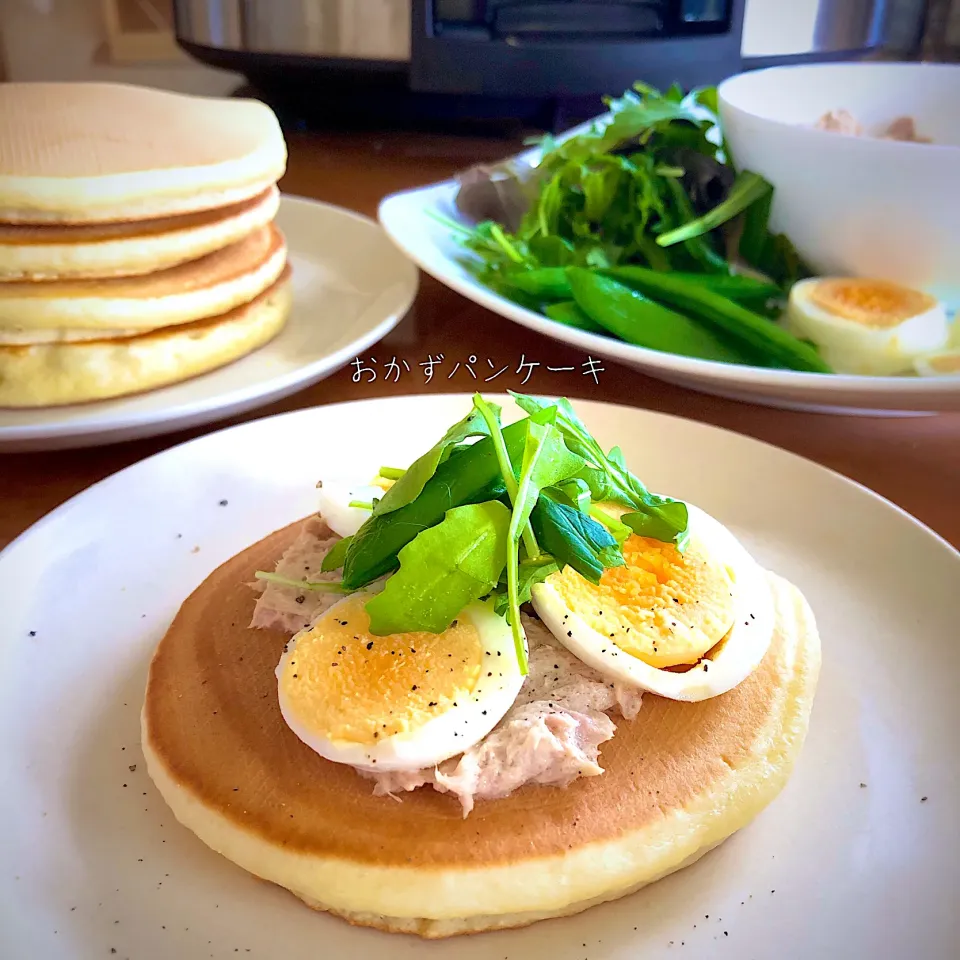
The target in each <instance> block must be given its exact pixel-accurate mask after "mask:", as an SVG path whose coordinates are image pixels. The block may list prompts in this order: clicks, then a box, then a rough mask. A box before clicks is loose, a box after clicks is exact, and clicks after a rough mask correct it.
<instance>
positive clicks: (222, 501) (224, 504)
mask: <svg viewBox="0 0 960 960" xmlns="http://www.w3.org/2000/svg"><path fill="white" fill-rule="evenodd" d="M227 503H228V501H227V500H221V501H220V506H221V507H225V506H226V505H227Z"/></svg>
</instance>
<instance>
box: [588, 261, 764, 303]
mask: <svg viewBox="0 0 960 960" xmlns="http://www.w3.org/2000/svg"><path fill="white" fill-rule="evenodd" d="M621 269H629V268H622V267H611V268H610V269H609V270H605V271H604V273H606V274H607V275H608V276H611V277H615V278H617V279H621V278H620V276H619V273H620V270H621ZM670 276H671V277H673V278H674V279H675V280H682V281H683V282H684V283H692V284H695V285H696V286H698V287H703V288H704V289H705V290H712V291H713V292H714V293H719V294H720V295H721V296H723V297H727V298H728V299H730V300H736V301H737V302H738V303H750V302H754V301H763V300H772V299H774V298H775V297H782V296H783V291H782V290H781V289H780V287H778V286H777V285H776V284H775V283H768V282H767V281H766V280H758V279H757V278H756V277H748V276H746V275H745V274H742V273H731V274H719V273H682V272H680V271H674V272H673V273H671V274H670Z"/></svg>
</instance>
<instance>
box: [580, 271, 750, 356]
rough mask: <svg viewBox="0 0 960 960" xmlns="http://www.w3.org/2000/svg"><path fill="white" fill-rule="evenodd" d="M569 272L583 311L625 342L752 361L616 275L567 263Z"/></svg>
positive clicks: (672, 351)
mask: <svg viewBox="0 0 960 960" xmlns="http://www.w3.org/2000/svg"><path fill="white" fill-rule="evenodd" d="M568 277H569V280H570V288H571V289H572V290H573V296H574V299H575V300H576V302H577V305H578V306H579V307H580V308H581V309H582V310H583V311H584V313H586V314H587V315H588V316H589V317H590V318H591V319H592V320H594V321H596V322H597V323H598V324H600V326H602V327H605V328H606V329H607V330H609V331H610V333H613V334H615V335H616V336H618V337H619V338H620V339H621V340H626V342H627V343H633V344H636V345H637V346H638V347H648V348H649V349H651V350H660V351H662V352H663V353H676V354H679V355H681V356H684V357H696V358H697V359H699V360H719V361H722V362H725V363H744V364H750V363H751V360H750V358H749V356H748V355H747V354H746V353H744V352H741V351H738V350H737V349H736V348H734V347H732V346H728V345H727V344H726V343H724V342H723V341H722V340H721V339H720V338H719V337H717V336H716V335H715V334H714V333H713V332H712V331H711V330H710V329H709V328H707V327H705V326H702V325H700V324H698V323H696V322H695V321H693V320H691V319H690V318H689V317H685V316H684V315H683V314H682V313H677V312H676V311H674V310H671V309H669V308H668V307H664V306H662V305H661V304H659V303H656V302H654V301H653V300H649V299H648V298H647V297H645V296H644V295H643V294H641V293H637V292H636V291H635V290H631V289H630V288H629V287H627V286H625V285H624V284H622V283H618V282H617V281H616V280H611V279H610V278H609V277H605V276H603V275H602V274H598V273H590V272H589V271H588V270H583V269H580V268H578V267H571V268H570V269H569V270H568Z"/></svg>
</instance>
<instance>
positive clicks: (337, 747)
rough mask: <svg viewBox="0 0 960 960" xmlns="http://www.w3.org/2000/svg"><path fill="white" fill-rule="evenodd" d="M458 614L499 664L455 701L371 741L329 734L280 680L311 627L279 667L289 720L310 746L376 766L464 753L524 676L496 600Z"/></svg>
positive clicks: (413, 765) (398, 766)
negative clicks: (302, 711)
mask: <svg viewBox="0 0 960 960" xmlns="http://www.w3.org/2000/svg"><path fill="white" fill-rule="evenodd" d="M342 602H343V601H341V603H342ZM338 606H340V604H339V603H338V604H336V605H334V606H333V607H331V608H330V610H331V611H335V610H336V609H337V607H338ZM459 619H460V620H468V621H470V623H472V624H473V626H474V627H475V628H476V630H477V633H478V635H479V639H480V644H481V647H482V649H483V657H482V659H483V661H484V662H486V661H487V660H490V661H491V662H495V663H496V665H497V670H496V675H495V676H493V677H492V678H491V677H487V676H486V675H485V674H484V673H481V677H480V679H479V680H478V682H477V685H476V688H475V689H474V690H473V691H472V692H471V693H469V694H467V695H466V696H465V697H461V698H458V699H457V701H456V706H450V707H449V708H448V709H447V710H446V711H444V712H443V713H441V714H439V715H437V716H435V717H433V718H431V719H430V720H428V721H427V722H426V723H424V724H422V725H421V726H419V727H417V728H416V729H414V730H410V731H406V732H404V733H398V734H394V735H392V736H389V737H383V738H381V739H379V740H377V741H376V742H375V743H372V744H367V743H356V742H352V741H345V740H334V739H331V738H330V737H329V736H327V735H326V733H325V731H323V730H318V729H316V728H315V727H313V726H311V725H310V724H309V722H307V721H306V720H305V719H304V718H303V717H299V716H297V715H296V713H295V711H294V709H293V708H292V705H291V704H290V703H289V701H288V700H287V698H286V697H285V696H284V689H283V684H282V683H281V682H280V680H281V678H282V676H283V674H284V672H285V670H286V669H287V668H288V666H289V664H290V661H291V660H292V659H293V658H294V657H296V656H297V652H296V651H297V641H298V638H299V637H300V636H302V635H303V634H305V633H307V632H308V631H302V633H301V634H298V635H297V636H295V637H294V638H293V639H292V640H291V641H290V643H289V644H288V645H287V648H286V650H285V652H284V654H283V656H282V657H281V659H280V662H279V664H278V665H277V669H276V675H277V680H278V691H279V699H280V712H281V714H282V715H283V719H284V721H285V723H286V724H287V726H288V727H289V728H290V730H291V731H293V733H294V734H296V736H297V737H298V738H299V739H300V740H302V741H303V742H304V743H305V744H306V745H307V746H308V747H310V749H311V750H314V751H315V752H316V753H318V754H320V756H322V757H325V758H326V759H327V760H331V761H333V762H335V763H344V764H349V765H350V766H353V767H359V768H360V769H366V770H370V771H373V772H377V771H390V770H420V769H423V768H425V767H431V766H435V765H436V764H438V763H441V762H442V761H444V760H447V759H449V758H450V757H453V756H456V755H458V754H460V753H463V752H464V751H465V750H467V749H469V748H470V747H472V746H474V745H475V744H476V743H478V742H479V741H480V740H482V739H483V738H484V737H485V736H486V735H487V734H488V733H489V732H490V731H491V730H492V729H493V728H494V727H495V726H496V725H497V724H498V723H499V722H500V720H501V719H502V718H503V716H504V714H506V712H507V711H508V710H509V709H510V707H511V706H512V705H513V702H514V701H515V700H516V698H517V694H518V693H519V692H520V687H521V685H522V684H523V679H524V678H523V676H522V674H521V673H520V667H519V664H518V663H517V657H516V652H515V650H514V643H513V634H512V632H511V629H510V626H509V624H508V623H507V621H506V620H505V619H504V618H503V617H501V616H498V615H497V614H496V613H495V612H494V609H493V605H492V603H490V602H489V601H475V602H474V603H472V604H470V605H468V606H467V607H465V608H464V609H463V611H462V612H461V613H460V614H459ZM488 653H489V654H490V656H489V657H487V654H488Z"/></svg>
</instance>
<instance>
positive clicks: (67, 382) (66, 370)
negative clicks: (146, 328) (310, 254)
mask: <svg viewBox="0 0 960 960" xmlns="http://www.w3.org/2000/svg"><path fill="white" fill-rule="evenodd" d="M291 302H292V298H291V292H290V284H289V282H288V280H287V278H286V276H284V277H282V278H281V279H280V280H278V281H277V282H276V283H275V284H274V285H273V286H272V287H270V288H269V289H268V290H266V291H264V292H263V293H262V294H261V295H260V296H259V297H257V298H256V299H255V300H253V301H251V302H250V303H246V304H244V305H243V306H240V307H237V308H235V309H233V310H231V311H229V312H227V313H224V314H222V315H221V316H217V317H211V318H208V319H206V320H198V321H196V322H195V323H188V324H184V325H182V326H178V327H167V328H164V329H162V330H154V331H152V332H150V333H142V334H139V335H137V336H135V337H126V338H119V339H112V340H89V341H85V342H83V343H64V344H59V343H50V344H40V345H33V346H0V407H53V406H60V405H63V404H70V403H84V402H87V401H90V400H106V399H109V398H111V397H119V396H124V395H127V394H132V393H141V392H143V391H145V390H153V389H155V388H157V387H163V386H168V385H169V384H171V383H179V382H180V381H182V380H188V379H189V378H190V377H195V376H197V375H199V374H201V373H207V372H208V371H210V370H215V369H216V368H217V367H222V366H224V365H226V364H228V363H231V362H233V361H234V360H237V359H239V358H240V357H243V356H246V355H247V354H248V353H251V352H253V351H254V350H256V349H257V348H258V347H261V346H263V344H265V343H267V342H268V341H269V340H271V339H272V338H273V337H274V336H276V334H277V333H279V332H280V330H281V329H282V328H283V325H284V323H286V320H287V317H288V316H289V313H290V305H291Z"/></svg>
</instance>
